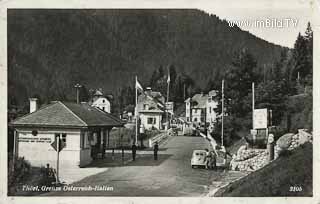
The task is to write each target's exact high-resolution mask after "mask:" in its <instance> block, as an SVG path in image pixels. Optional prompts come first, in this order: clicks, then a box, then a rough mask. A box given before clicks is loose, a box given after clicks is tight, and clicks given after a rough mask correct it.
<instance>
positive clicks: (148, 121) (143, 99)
mask: <svg viewBox="0 0 320 204" xmlns="http://www.w3.org/2000/svg"><path fill="white" fill-rule="evenodd" d="M164 104H165V98H164V97H163V96H162V94H161V93H160V92H156V91H152V90H151V88H149V87H148V88H147V90H146V91H145V92H144V93H142V94H141V95H139V97H138V104H137V111H138V113H139V120H140V124H141V125H142V126H143V127H144V128H145V129H152V128H155V129H159V130H160V129H162V119H163V117H164V114H165V105H164Z"/></svg>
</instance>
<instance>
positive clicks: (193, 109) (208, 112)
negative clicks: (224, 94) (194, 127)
mask: <svg viewBox="0 0 320 204" xmlns="http://www.w3.org/2000/svg"><path fill="white" fill-rule="evenodd" d="M216 95H217V91H215V90H212V91H210V92H209V93H208V94H203V93H200V94H195V95H194V96H193V97H190V98H188V99H186V100H185V110H186V111H185V113H186V121H187V122H192V123H196V124H200V123H204V122H207V123H214V122H215V121H216V117H217V115H216V112H215V111H214V109H215V108H216V107H217V105H218V103H217V101H215V99H214V98H215V96H216Z"/></svg>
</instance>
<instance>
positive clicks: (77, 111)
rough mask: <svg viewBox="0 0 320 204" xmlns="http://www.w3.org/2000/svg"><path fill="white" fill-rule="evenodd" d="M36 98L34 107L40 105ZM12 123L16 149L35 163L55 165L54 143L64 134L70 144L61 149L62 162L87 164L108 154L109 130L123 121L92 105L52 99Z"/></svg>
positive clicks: (66, 142) (68, 164) (20, 155)
mask: <svg viewBox="0 0 320 204" xmlns="http://www.w3.org/2000/svg"><path fill="white" fill-rule="evenodd" d="M36 102H37V101H36V100H30V107H34V108H37V105H36V104H34V103H36ZM30 112H31V113H29V114H27V115H25V116H22V117H20V118H18V119H16V120H14V121H12V122H11V123H10V126H11V127H13V129H14V152H15V155H16V156H19V157H24V158H25V159H26V160H27V161H29V162H30V163H31V165H33V166H44V165H46V164H50V165H51V166H55V163H56V155H57V153H56V151H55V150H54V149H53V147H52V146H51V144H52V143H53V142H54V141H55V140H56V138H57V137H60V138H61V139H62V141H63V142H64V143H65V144H66V146H65V148H64V149H63V150H62V151H61V152H60V163H61V165H67V166H70V165H71V166H80V167H82V166H85V165H88V164H89V163H90V162H91V161H92V160H93V159H95V158H97V156H98V155H99V154H100V155H104V152H105V149H106V147H107V146H108V145H109V144H108V142H109V132H110V130H111V129H112V128H113V127H121V126H123V124H122V122H121V121H120V120H119V119H118V118H116V117H114V116H112V115H111V114H109V113H106V112H104V111H102V110H100V109H99V108H96V107H92V106H90V105H88V104H76V103H66V102H60V101H56V102H52V103H51V104H48V105H46V106H44V107H42V108H40V109H32V110H30Z"/></svg>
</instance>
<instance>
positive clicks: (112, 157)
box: [112, 148, 114, 161]
mask: <svg viewBox="0 0 320 204" xmlns="http://www.w3.org/2000/svg"><path fill="white" fill-rule="evenodd" d="M112 160H113V161H114V148H112Z"/></svg>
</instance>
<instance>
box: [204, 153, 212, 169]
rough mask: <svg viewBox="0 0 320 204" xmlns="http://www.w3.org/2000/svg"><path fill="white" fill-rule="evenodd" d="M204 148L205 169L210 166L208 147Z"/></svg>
mask: <svg viewBox="0 0 320 204" xmlns="http://www.w3.org/2000/svg"><path fill="white" fill-rule="evenodd" d="M205 150H206V156H205V163H206V169H208V168H209V167H210V159H211V158H210V157H211V155H210V152H209V150H208V149H205Z"/></svg>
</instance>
